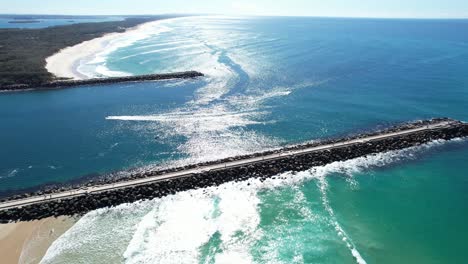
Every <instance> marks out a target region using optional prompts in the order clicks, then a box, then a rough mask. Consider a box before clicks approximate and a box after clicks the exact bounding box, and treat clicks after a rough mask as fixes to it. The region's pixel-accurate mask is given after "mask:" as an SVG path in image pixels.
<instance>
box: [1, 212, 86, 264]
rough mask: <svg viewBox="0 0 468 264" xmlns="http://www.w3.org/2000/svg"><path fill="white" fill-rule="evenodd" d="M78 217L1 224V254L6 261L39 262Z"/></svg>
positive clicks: (3, 260)
mask: <svg viewBox="0 0 468 264" xmlns="http://www.w3.org/2000/svg"><path fill="white" fill-rule="evenodd" d="M76 221H77V219H75V218H72V217H59V218H52V217H51V218H46V219H42V220H37V221H32V222H18V223H9V224H1V225H0V255H1V256H2V262H4V263H39V262H40V261H41V259H42V258H43V257H44V255H45V254H46V252H47V250H48V249H49V247H50V245H51V244H52V243H53V242H54V241H55V240H57V239H58V238H59V237H60V236H61V235H62V234H64V233H65V232H66V231H67V230H68V229H70V228H71V227H72V226H73V225H74V224H75V223H76Z"/></svg>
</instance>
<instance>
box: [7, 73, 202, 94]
mask: <svg viewBox="0 0 468 264" xmlns="http://www.w3.org/2000/svg"><path fill="white" fill-rule="evenodd" d="M201 76H204V75H203V73H201V72H197V71H187V72H176V73H164V74H147V75H137V76H125V77H110V78H93V79H86V80H60V81H52V82H46V83H42V84H38V85H28V84H16V85H7V86H0V91H21V90H32V89H38V90H41V89H60V88H69V87H77V86H84V85H103V84H115V83H126V82H144V81H161V80H171V79H192V78H196V77H201Z"/></svg>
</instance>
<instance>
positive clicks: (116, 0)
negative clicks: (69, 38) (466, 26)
mask: <svg viewBox="0 0 468 264" xmlns="http://www.w3.org/2000/svg"><path fill="white" fill-rule="evenodd" d="M0 1H5V0H0ZM0 13H3V14H8V13H9V14H11V13H23V14H82V15H86V14H88V15H97V14H105V15H107V14H117V15H120V14H161V13H216V14H245V15H283V16H345V17H414V18H421V17H464V18H468V0H238V1H232V0H79V1H69V0H15V1H8V4H2V5H1V6H0Z"/></svg>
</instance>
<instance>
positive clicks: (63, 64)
mask: <svg viewBox="0 0 468 264" xmlns="http://www.w3.org/2000/svg"><path fill="white" fill-rule="evenodd" d="M170 19H180V18H167V19H160V20H156V21H150V22H146V23H143V24H140V25H137V26H135V27H132V28H129V29H127V30H125V32H120V33H119V32H113V33H107V34H105V35H104V36H102V37H98V38H95V39H91V40H87V41H84V42H81V43H79V44H77V45H75V46H70V47H66V48H64V49H61V50H60V51H58V52H57V53H55V54H53V55H52V56H49V57H48V58H46V65H45V68H46V70H47V71H48V72H50V73H52V74H53V75H54V76H55V77H57V78H68V79H72V80H85V79H90V78H95V77H96V76H91V75H86V74H84V73H83V72H80V71H79V67H80V66H81V65H82V62H83V60H88V62H91V61H92V60H93V59H95V58H96V56H97V55H98V54H99V53H101V52H104V51H105V50H106V49H110V50H111V51H113V50H112V47H110V46H111V45H112V42H113V41H115V40H116V39H118V38H119V37H122V36H125V35H128V34H129V33H130V34H131V33H136V32H138V31H144V30H145V29H146V30H148V29H150V28H151V27H153V26H155V25H157V24H160V23H161V22H162V21H165V20H170ZM150 35H151V33H149V34H143V35H140V36H138V35H136V36H135V39H133V40H129V45H131V44H132V43H134V42H136V41H138V40H141V39H144V38H146V37H148V36H150ZM109 53H110V52H109ZM106 77H118V76H106Z"/></svg>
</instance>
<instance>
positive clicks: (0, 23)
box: [0, 15, 123, 29]
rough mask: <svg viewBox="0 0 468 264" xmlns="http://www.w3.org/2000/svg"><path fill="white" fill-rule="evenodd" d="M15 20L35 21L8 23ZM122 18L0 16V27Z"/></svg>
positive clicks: (103, 20) (36, 26)
mask: <svg viewBox="0 0 468 264" xmlns="http://www.w3.org/2000/svg"><path fill="white" fill-rule="evenodd" d="M15 20H34V21H39V22H36V23H9V22H12V21H15ZM119 20H123V18H122V17H76V16H72V17H51V16H22V15H18V16H15V15H11V16H7V17H5V16H0V28H29V29H33V28H46V27H55V26H63V25H71V24H78V23H95V22H107V21H119Z"/></svg>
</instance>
